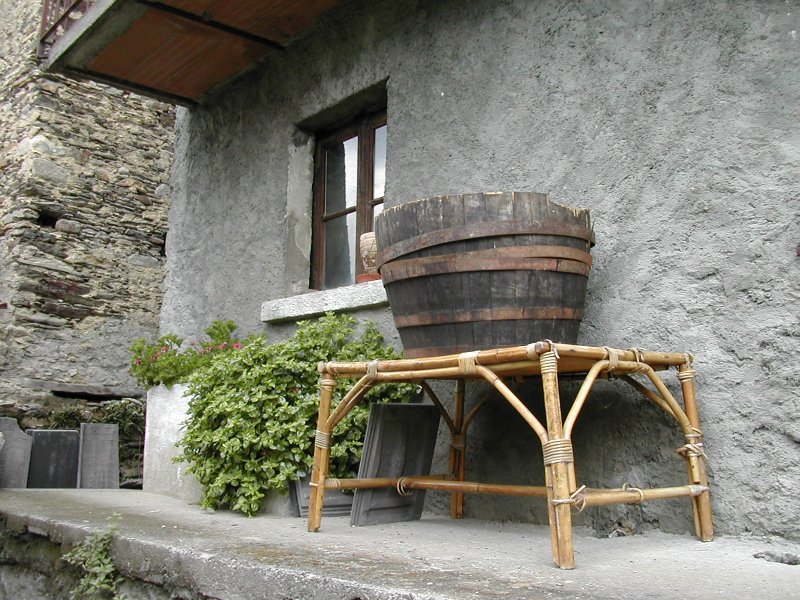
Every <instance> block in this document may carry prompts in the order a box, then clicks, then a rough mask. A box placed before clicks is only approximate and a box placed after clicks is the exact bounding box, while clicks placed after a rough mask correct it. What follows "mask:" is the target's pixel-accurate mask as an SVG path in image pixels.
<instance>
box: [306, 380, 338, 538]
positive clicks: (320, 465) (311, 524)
mask: <svg viewBox="0 0 800 600" xmlns="http://www.w3.org/2000/svg"><path fill="white" fill-rule="evenodd" d="M320 387H321V392H320V399H319V414H318V415H317V439H316V440H315V442H314V467H313V468H312V470H311V498H310V502H309V507H308V530H309V531H319V526H320V524H321V523H322V505H323V503H324V497H325V483H324V482H325V478H326V477H327V476H328V463H329V461H330V455H331V448H330V434H331V429H329V428H327V425H326V423H327V421H328V416H329V414H330V410H331V399H332V398H333V390H334V389H335V388H336V379H335V378H334V377H333V376H331V375H330V374H329V373H323V374H322V381H321V384H320ZM326 440H327V442H326Z"/></svg>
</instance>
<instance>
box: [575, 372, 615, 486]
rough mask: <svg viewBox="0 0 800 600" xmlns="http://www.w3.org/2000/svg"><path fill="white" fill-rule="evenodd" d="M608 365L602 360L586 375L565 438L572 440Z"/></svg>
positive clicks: (576, 397)
mask: <svg viewBox="0 0 800 600" xmlns="http://www.w3.org/2000/svg"><path fill="white" fill-rule="evenodd" d="M608 365H609V362H608V361H607V360H601V361H599V362H597V363H595V364H594V366H593V367H592V368H591V369H590V370H589V372H588V373H587V374H586V379H584V380H583V384H582V385H581V389H580V390H578V395H577V396H575V400H574V401H573V402H572V408H570V410H569V413H568V414H567V418H566V419H564V437H565V438H566V439H571V438H572V428H573V427H575V421H577V420H578V415H579V414H580V412H581V409H582V408H583V405H584V403H585V402H586V399H587V398H588V397H589V392H591V391H592V386H594V382H595V381H596V380H597V376H598V375H600V371H602V370H603V369H605V368H606V367H608ZM572 491H575V490H572Z"/></svg>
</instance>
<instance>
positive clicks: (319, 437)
mask: <svg viewBox="0 0 800 600" xmlns="http://www.w3.org/2000/svg"><path fill="white" fill-rule="evenodd" d="M314 445H315V446H316V447H317V448H330V447H331V434H330V432H329V431H320V430H319V429H317V434H316V435H315V436H314Z"/></svg>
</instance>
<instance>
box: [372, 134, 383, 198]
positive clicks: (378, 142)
mask: <svg viewBox="0 0 800 600" xmlns="http://www.w3.org/2000/svg"><path fill="white" fill-rule="evenodd" d="M385 189H386V125H381V126H380V127H378V128H377V129H376V130H375V184H374V185H373V187H372V197H373V198H382V197H383V195H384V191H385Z"/></svg>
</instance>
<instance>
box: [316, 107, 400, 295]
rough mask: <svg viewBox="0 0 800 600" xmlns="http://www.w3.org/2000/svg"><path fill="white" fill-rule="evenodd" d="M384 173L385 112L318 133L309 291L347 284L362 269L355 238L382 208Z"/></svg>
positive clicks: (370, 226) (367, 226) (365, 230)
mask: <svg viewBox="0 0 800 600" xmlns="http://www.w3.org/2000/svg"><path fill="white" fill-rule="evenodd" d="M385 171H386V112H385V111H382V112H380V113H373V114H370V115H367V116H365V117H362V118H360V119H358V120H356V121H353V122H351V123H349V124H348V125H346V126H344V127H341V128H339V129H336V130H335V131H332V132H328V133H325V134H322V135H319V136H318V137H317V149H316V154H315V156H314V216H313V219H314V224H313V232H312V241H311V282H310V283H311V288H312V289H328V288H334V287H340V286H343V285H350V284H351V283H355V280H356V275H358V274H360V273H362V272H363V269H364V268H363V266H362V265H361V260H360V258H359V254H358V241H359V238H360V237H361V234H362V233H366V232H368V231H372V226H373V223H374V219H375V216H376V215H377V214H378V213H379V212H380V211H381V210H382V208H383V194H384V187H385V181H386V179H385Z"/></svg>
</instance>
